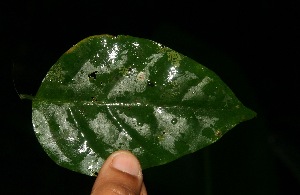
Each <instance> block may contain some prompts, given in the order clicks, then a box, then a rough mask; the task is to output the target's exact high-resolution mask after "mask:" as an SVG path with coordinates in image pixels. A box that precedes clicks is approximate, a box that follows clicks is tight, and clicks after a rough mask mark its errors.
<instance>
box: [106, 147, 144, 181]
mask: <svg viewBox="0 0 300 195" xmlns="http://www.w3.org/2000/svg"><path fill="white" fill-rule="evenodd" d="M111 166H112V167H113V168H115V169H117V170H119V171H122V172H125V173H128V174H130V175H133V176H136V177H141V172H142V171H141V165H140V163H139V161H138V159H137V158H136V157H135V156H134V155H133V154H132V153H131V152H129V151H117V152H115V153H113V154H112V160H111Z"/></svg>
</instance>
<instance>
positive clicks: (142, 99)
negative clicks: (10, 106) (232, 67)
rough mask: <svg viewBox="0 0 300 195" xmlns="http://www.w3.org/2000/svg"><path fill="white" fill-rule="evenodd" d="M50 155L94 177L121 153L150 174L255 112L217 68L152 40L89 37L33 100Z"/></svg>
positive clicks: (35, 121) (52, 73)
mask: <svg viewBox="0 0 300 195" xmlns="http://www.w3.org/2000/svg"><path fill="white" fill-rule="evenodd" d="M32 108H33V111H32V112H33V113H32V121H33V125H34V131H35V133H36V136H37V138H38V140H39V142H40V143H41V145H42V146H43V148H44V149H45V151H46V152H47V154H48V155H49V156H50V157H51V158H52V159H53V160H54V161H55V162H56V163H57V164H59V165H61V166H63V167H66V168H68V169H71V170H73V171H77V172H80V173H83V174H87V175H94V174H95V173H97V172H98V170H99V168H100V167H101V165H102V163H103V161H104V160H105V159H106V158H107V157H108V156H109V155H110V154H111V153H112V152H113V151H116V150H120V149H125V150H130V151H132V152H133V153H134V154H135V155H136V156H137V157H138V159H139V160H140V162H141V164H142V167H143V169H145V168H148V167H152V166H157V165H161V164H164V163H168V162H170V161H172V160H175V159H177V158H179V157H181V156H183V155H186V154H189V153H192V152H195V151H197V150H199V149H201V148H203V147H205V146H208V145H209V144H212V143H214V142H215V141H217V140H218V139H219V138H221V136H222V135H224V134H225V133H226V132H227V131H228V130H230V129H232V128H233V127H234V126H235V125H237V124H238V123H240V122H242V121H245V120H249V119H251V118H253V117H254V116H255V112H253V111H252V110H250V109H248V108H246V107H245V106H244V105H243V104H242V103H241V102H240V101H239V100H238V99H237V98H236V97H235V95H234V93H233V92H232V91H231V90H230V89H229V88H228V87H227V86H226V84H225V83H224V82H222V80H221V79H220V78H219V77H218V76H217V75H216V74H215V73H214V72H212V71H211V70H209V69H207V68H206V67H204V66H203V65H201V64H199V63H197V62H195V61H194V60H192V59H190V58H188V57H186V56H184V55H182V54H180V53H178V52H176V51H174V50H172V49H170V48H168V47H165V46H163V45H161V44H159V43H156V42H153V41H151V40H147V39H142V38H137V37H131V36H117V37H114V36H110V35H99V36H92V37H88V38H86V39H84V40H82V41H80V42H79V43H78V44H76V45H75V46H73V47H72V48H71V49H70V50H69V51H67V52H66V53H65V54H63V55H62V56H61V57H60V59H59V60H58V61H57V62H56V64H54V66H52V68H51V69H50V70H49V72H48V73H47V75H46V77H45V78H44V80H43V82H42V84H41V86H40V88H39V90H38V92H37V94H36V96H35V98H34V99H33V104H32Z"/></svg>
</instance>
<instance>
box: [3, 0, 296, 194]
mask: <svg viewBox="0 0 300 195" xmlns="http://www.w3.org/2000/svg"><path fill="white" fill-rule="evenodd" d="M196 2H197V1H193V2H189V1H179V2H177V1H170V2H166V1H162V0H161V1H142V0H139V1H133V0H127V1H125V0H124V1H120V2H118V1H108V0H106V1H101V0H98V1H96V0H92V1H88V0H85V1H75V0H74V1H66V0H60V1H55V0H45V1H37V0H30V1H28V0H24V1H2V2H1V3H0V11H1V12H0V33H1V37H0V41H1V42H0V49H1V50H0V65H1V74H0V78H1V80H0V81H1V101H0V103H1V108H0V109H1V129H0V132H1V145H2V146H1V161H0V162H1V174H0V175H1V179H2V180H1V183H0V194H57V195H59V194H76V195H77V194H78V195H81V194H82V195H83V194H89V193H90V190H91V188H92V185H93V182H94V180H95V178H93V177H89V176H85V175H81V174H79V173H75V172H72V171H69V170H67V169H64V168H62V167H59V166H58V165H56V164H55V163H54V162H53V161H52V160H51V159H50V158H49V157H48V156H47V155H46V153H45V152H44V151H43V150H42V148H41V146H40V145H39V143H38V142H37V140H36V138H35V135H34V132H33V127H32V123H31V102H30V101H28V100H23V101H22V100H20V99H19V97H18V93H25V94H32V95H34V94H35V93H36V92H37V90H38V87H39V85H40V83H41V81H42V79H43V78H44V76H45V75H46V73H47V71H48V70H49V68H50V67H51V66H52V65H53V64H54V63H55V62H56V60H57V59H58V58H59V57H60V56H61V55H62V54H63V53H64V52H65V51H67V50H68V49H69V48H70V47H71V46H72V45H74V44H76V43H77V42H79V41H80V40H82V39H83V38H86V37H88V36H91V35H96V34H111V35H121V34H123V35H131V36H137V37H141V38H147V39H151V40H154V41H156V42H159V43H162V44H164V45H166V46H168V47H170V48H172V49H174V50H176V51H178V52H180V53H182V54H184V55H186V56H188V57H190V58H192V59H194V60H196V61H198V62H199V63H201V64H203V65H205V66H206V67H208V68H210V69H211V70H213V71H215V72H216V73H217V74H218V75H219V76H220V77H221V78H222V79H223V81H224V82H225V83H226V84H227V85H228V86H229V87H230V88H231V89H232V90H233V92H234V93H235V94H236V96H237V97H238V98H239V99H240V100H241V102H243V103H244V105H245V106H247V107H249V108H251V109H253V110H254V111H256V112H257V117H256V118H254V119H252V120H249V121H246V122H243V123H241V124H239V125H237V126H236V127H235V128H233V129H232V130H231V131H230V132H228V133H227V134H226V135H224V136H223V137H222V138H221V139H220V140H219V141H218V142H216V143H214V144H212V145H210V146H208V147H206V148H204V149H202V150H200V151H198V152H196V153H193V154H190V155H187V156H185V157H183V158H180V159H178V160H176V161H173V162H171V163H168V164H166V165H163V166H159V167H154V168H150V169H147V170H144V179H145V184H146V187H147V189H148V193H149V194H150V195H153V194H155V195H156V194H158V195H160V194H205V195H215V194H220V195H222V194H231V195H233V194H237V195H240V194H271V195H281V194H289V195H291V194H300V185H299V184H300V153H299V149H300V147H299V146H300V145H299V131H300V122H299V117H300V114H299V108H300V106H299V104H300V103H299V95H298V94H299V89H300V70H299V42H297V39H296V38H299V32H300V31H299V21H300V20H299V19H300V18H299V8H300V7H299V6H298V4H297V3H296V2H297V1H282V2H277V3H276V2H275V1H271V0H253V1H229V2H228V1H216V0H213V1H198V2H197V3H196Z"/></svg>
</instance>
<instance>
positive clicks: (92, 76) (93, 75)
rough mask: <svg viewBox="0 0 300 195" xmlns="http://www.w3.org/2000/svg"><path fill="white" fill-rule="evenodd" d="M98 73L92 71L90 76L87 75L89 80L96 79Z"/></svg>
mask: <svg viewBox="0 0 300 195" xmlns="http://www.w3.org/2000/svg"><path fill="white" fill-rule="evenodd" d="M97 73H98V71H94V72H92V73H90V74H88V77H89V78H90V79H96V76H97V75H96V74H97Z"/></svg>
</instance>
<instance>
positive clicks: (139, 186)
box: [91, 150, 147, 195]
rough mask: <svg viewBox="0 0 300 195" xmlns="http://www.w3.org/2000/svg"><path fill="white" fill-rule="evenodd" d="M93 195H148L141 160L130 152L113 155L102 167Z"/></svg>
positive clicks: (119, 152)
mask: <svg viewBox="0 0 300 195" xmlns="http://www.w3.org/2000/svg"><path fill="white" fill-rule="evenodd" d="M91 195H147V191H146V187H145V185H144V182H143V174H142V169H141V165H140V163H139V160H138V159H137V158H136V157H135V156H134V155H133V154H132V153H130V152H129V151H124V150H120V151H117V152H114V153H112V154H111V155H110V156H109V157H108V158H107V159H106V161H105V162H104V164H103V165H102V167H101V169H100V171H99V173H98V176H97V178H96V180H95V183H94V185H93V188H92V191H91Z"/></svg>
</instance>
